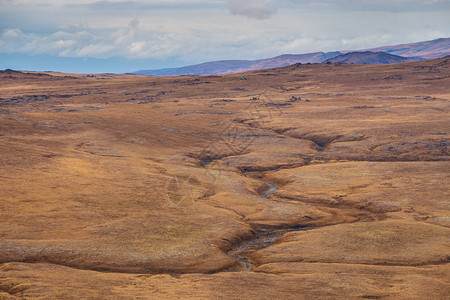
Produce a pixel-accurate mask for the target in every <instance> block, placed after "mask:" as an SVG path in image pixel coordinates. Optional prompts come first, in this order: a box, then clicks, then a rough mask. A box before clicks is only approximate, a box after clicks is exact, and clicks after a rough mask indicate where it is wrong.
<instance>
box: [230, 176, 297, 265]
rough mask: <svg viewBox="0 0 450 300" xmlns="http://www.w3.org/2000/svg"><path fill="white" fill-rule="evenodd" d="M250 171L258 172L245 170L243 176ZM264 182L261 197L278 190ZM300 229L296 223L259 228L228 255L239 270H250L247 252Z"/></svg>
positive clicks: (262, 247) (268, 244)
mask: <svg viewBox="0 0 450 300" xmlns="http://www.w3.org/2000/svg"><path fill="white" fill-rule="evenodd" d="M250 173H259V172H247V173H244V176H247V175H248V174H250ZM265 184H267V185H268V186H269V189H268V190H267V191H265V192H264V193H262V194H261V197H263V198H267V197H269V196H270V195H271V194H273V193H274V192H276V191H277V190H278V187H277V186H275V185H274V184H272V183H270V182H265ZM301 230H305V227H304V226H301V225H297V226H292V227H288V228H286V227H283V228H279V227H274V228H269V229H266V230H259V231H257V232H256V234H255V237H254V238H253V239H251V240H249V241H246V242H243V243H242V244H240V245H239V246H238V247H237V248H235V249H234V250H231V251H230V252H228V255H229V256H230V257H231V258H233V259H234V260H236V261H238V262H239V263H240V264H241V265H242V270H241V272H246V271H250V270H251V268H252V263H251V261H250V260H249V258H248V254H249V253H251V252H255V251H258V250H261V249H264V248H267V247H269V246H271V245H273V244H275V242H276V241H277V240H278V239H279V238H281V237H282V236H283V235H284V234H285V233H287V232H292V231H301Z"/></svg>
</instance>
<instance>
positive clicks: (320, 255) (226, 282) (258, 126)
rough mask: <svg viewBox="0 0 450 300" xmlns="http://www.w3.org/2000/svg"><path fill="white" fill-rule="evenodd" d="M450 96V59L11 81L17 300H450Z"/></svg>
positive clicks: (6, 95) (6, 112)
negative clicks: (260, 243) (259, 243)
mask: <svg viewBox="0 0 450 300" xmlns="http://www.w3.org/2000/svg"><path fill="white" fill-rule="evenodd" d="M241 76H245V78H246V80H240V77H241ZM449 101H450V58H449V57H446V58H442V59H436V60H429V61H422V62H412V63H405V64H395V65H383V66H375V65H345V64H312V65H293V66H289V67H284V68H279V69H270V70H263V71H254V72H249V73H246V74H238V75H225V76H205V77H196V76H181V77H165V78H155V77H146V76H131V75H108V74H105V75H97V76H96V77H86V76H84V75H74V74H58V73H32V72H14V71H3V72H2V73H1V74H0V166H1V168H0V299H15V298H16V297H18V298H45V299H47V298H55V299H80V298H92V299H123V298H135V299H147V298H153V299H158V298H160V299H172V298H173V299H180V298H183V299H189V298H192V299H198V298H211V299H225V298H226V299H273V298H282V299H311V298H317V299H448V296H449V295H450V284H449V282H448V278H449V277H450V270H449V259H450V229H449V227H450V207H449V205H450V204H449V203H450V201H449V199H450V195H449V173H450V172H449V170H450V158H449V152H448V138H449V133H450V123H449ZM271 185H273V186H276V188H278V189H277V190H275V191H273V192H271V193H270V194H269V195H267V196H264V197H261V195H263V193H264V192H266V191H268V190H269V188H270V186H271ZM283 230H284V231H283ZM275 231H277V232H280V234H278V236H277V238H276V239H273V240H272V241H271V242H270V243H268V244H264V246H259V247H256V248H254V249H252V250H248V251H245V252H243V253H241V256H245V259H247V260H249V265H250V266H249V269H250V270H246V269H245V268H244V266H243V263H242V261H240V260H236V258H235V257H233V256H232V255H229V254H230V252H231V251H233V250H235V249H238V248H239V247H240V245H242V244H243V243H245V242H248V241H252V240H256V239H261V240H265V241H264V242H267V241H266V240H267V239H265V235H266V234H270V233H272V232H275Z"/></svg>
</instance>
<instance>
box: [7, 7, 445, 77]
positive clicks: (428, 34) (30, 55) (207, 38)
mask: <svg viewBox="0 0 450 300" xmlns="http://www.w3.org/2000/svg"><path fill="white" fill-rule="evenodd" d="M449 16H450V0H421V1H419V0H316V1H307V0H276V1H275V0H0V69H6V68H11V69H16V70H32V71H61V72H75V73H104V72H111V73H125V72H132V71H136V70H144V69H145V70H149V69H160V68H170V67H179V66H184V65H190V64H195V63H201V62H206V61H212V60H225V59H260V58H268V57H274V56H277V55H281V54H301V53H309V52H317V51H335V50H357V49H365V48H372V47H378V46H386V45H395V44H402V43H411V42H418V41H426V40H432V39H436V38H442V37H449V36H450V18H449Z"/></svg>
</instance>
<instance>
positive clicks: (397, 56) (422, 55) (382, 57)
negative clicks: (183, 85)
mask: <svg viewBox="0 0 450 300" xmlns="http://www.w3.org/2000/svg"><path fill="white" fill-rule="evenodd" d="M446 55H450V38H441V39H436V40H432V41H426V42H418V43H411V44H402V45H395V46H385V47H379V48H372V49H366V50H364V51H335V52H315V53H307V54H285V55H280V56H277V57H273V58H267V59H258V60H221V61H211V62H205V63H202V64H197V65H191V66H185V67H181V68H170V69H159V70H141V71H136V72H133V73H131V74H137V75H153V76H176V75H222V74H233V73H240V72H247V71H254V70H262V69H270V68H277V67H284V66H288V65H292V64H296V63H321V62H326V61H328V62H333V63H334V62H336V63H356V64H391V63H400V62H406V61H413V60H424V59H431V58H438V57H443V56H446Z"/></svg>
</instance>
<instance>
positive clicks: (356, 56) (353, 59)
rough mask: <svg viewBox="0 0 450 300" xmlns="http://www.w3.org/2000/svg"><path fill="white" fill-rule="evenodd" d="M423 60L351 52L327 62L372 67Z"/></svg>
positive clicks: (367, 52) (374, 53)
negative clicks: (369, 65) (368, 65)
mask: <svg viewBox="0 0 450 300" xmlns="http://www.w3.org/2000/svg"><path fill="white" fill-rule="evenodd" d="M416 60H422V59H421V58H407V57H403V56H398V55H393V54H389V53H386V52H371V51H364V52H350V53H346V54H342V55H339V56H336V57H333V58H330V59H327V60H326V62H332V63H345V64H371V65H386V64H395V63H403V62H407V61H416Z"/></svg>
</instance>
